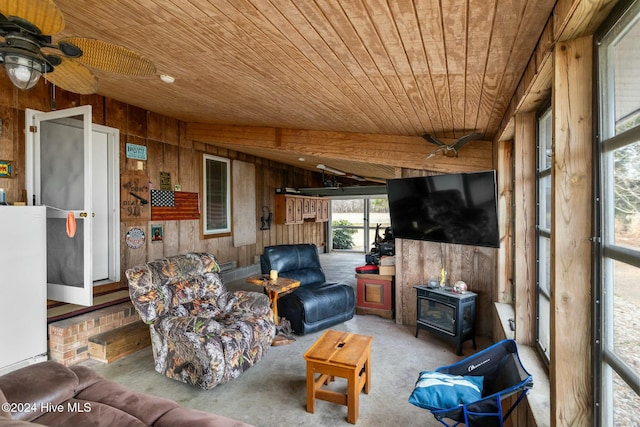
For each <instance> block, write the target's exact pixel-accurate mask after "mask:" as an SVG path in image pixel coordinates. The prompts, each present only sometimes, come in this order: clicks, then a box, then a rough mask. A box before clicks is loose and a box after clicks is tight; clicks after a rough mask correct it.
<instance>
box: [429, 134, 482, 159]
mask: <svg viewBox="0 0 640 427" xmlns="http://www.w3.org/2000/svg"><path fill="white" fill-rule="evenodd" d="M422 137H423V138H424V139H426V140H427V141H429V142H430V143H432V144H435V145H437V146H438V148H436V149H435V150H433V151H432V152H431V153H430V154H429V155H428V156H427V159H430V158H432V157H435V155H436V154H438V153H442V154H443V155H445V156H447V157H458V150H460V149H461V148H462V146H463V145H465V144H466V143H468V142H471V141H474V140H476V139H480V138H481V137H482V135H481V134H479V133H477V132H474V133H470V134H468V135H465V136H463V137H460V138H458V139H457V140H456V142H454V143H453V144H445V143H444V142H442V141H440V140H438V139H436V138H434V137H433V136H431V135H429V134H427V133H425V134H424V135H422Z"/></svg>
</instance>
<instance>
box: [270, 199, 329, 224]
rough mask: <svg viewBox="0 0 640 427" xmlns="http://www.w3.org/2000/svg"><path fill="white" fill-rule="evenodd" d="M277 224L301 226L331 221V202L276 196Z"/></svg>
mask: <svg viewBox="0 0 640 427" xmlns="http://www.w3.org/2000/svg"><path fill="white" fill-rule="evenodd" d="M275 200H276V203H275V223H276V224H301V223H303V222H305V221H309V222H325V221H328V220H329V200H327V199H325V198H322V197H309V196H296V195H290V194H276V197H275Z"/></svg>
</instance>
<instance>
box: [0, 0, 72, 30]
mask: <svg viewBox="0 0 640 427" xmlns="http://www.w3.org/2000/svg"><path fill="white" fill-rule="evenodd" d="M0 13H2V14H3V15H4V16H6V17H7V18H8V17H11V16H17V17H20V18H22V19H24V20H27V21H29V22H30V23H31V24H33V25H35V26H36V27H38V29H39V30H40V31H41V33H42V34H47V35H53V34H58V33H59V32H60V31H62V30H63V29H64V17H63V16H62V12H61V11H60V9H58V6H56V4H55V3H54V2H53V0H0Z"/></svg>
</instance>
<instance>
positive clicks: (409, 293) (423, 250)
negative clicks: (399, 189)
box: [395, 169, 498, 336]
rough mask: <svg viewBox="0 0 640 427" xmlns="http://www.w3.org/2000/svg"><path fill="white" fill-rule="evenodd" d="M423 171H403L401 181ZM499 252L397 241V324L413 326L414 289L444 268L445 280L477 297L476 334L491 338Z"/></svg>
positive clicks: (468, 247)
mask: <svg viewBox="0 0 640 427" xmlns="http://www.w3.org/2000/svg"><path fill="white" fill-rule="evenodd" d="M426 175H429V173H428V172H425V171H416V170H408V169H405V170H403V177H410V176H426ZM497 256H498V249H495V248H485V247H480V246H466V245H454V244H446V243H434V242H422V241H417V240H407V239H396V289H395V292H396V294H395V296H396V322H397V323H400V324H403V325H415V324H416V298H417V297H416V295H417V294H416V290H415V289H413V287H414V286H416V285H424V284H426V283H427V282H428V280H429V279H437V278H438V275H439V274H440V269H441V268H442V267H443V266H444V268H445V270H446V271H447V278H448V279H447V280H448V281H449V282H450V283H455V282H456V281H458V280H462V281H464V282H465V283H466V284H467V285H468V286H469V290H471V291H473V292H475V293H477V294H478V297H477V300H476V334H478V335H489V336H490V335H491V332H492V320H491V319H492V306H493V302H494V301H495V295H494V292H495V290H496V289H497V284H496V280H497V278H496V271H497V270H496V259H497Z"/></svg>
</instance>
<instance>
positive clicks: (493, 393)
mask: <svg viewBox="0 0 640 427" xmlns="http://www.w3.org/2000/svg"><path fill="white" fill-rule="evenodd" d="M435 372H436V373H441V374H448V375H459V376H474V377H478V376H482V377H484V381H483V385H482V394H481V398H480V399H479V400H476V401H473V402H469V403H463V404H459V405H456V406H454V407H451V408H433V407H429V408H427V409H429V410H430V411H431V413H432V414H433V415H434V416H435V418H436V419H437V420H438V421H440V423H442V424H443V425H445V426H447V427H454V426H457V425H458V424H460V423H465V425H466V426H467V427H471V426H477V427H480V426H482V427H494V426H495V427H503V425H504V421H505V420H506V419H507V418H509V415H511V413H512V412H513V410H514V409H515V408H516V406H518V404H519V403H520V402H521V401H522V399H523V398H524V397H525V396H526V395H527V393H528V392H529V390H530V389H531V388H532V387H533V377H532V376H531V375H530V374H529V373H528V372H527V371H526V369H525V368H524V367H523V366H522V362H521V361H520V356H519V355H518V346H517V344H516V342H515V341H514V340H511V339H507V340H503V341H500V342H498V343H496V344H493V345H492V346H490V347H488V348H486V349H484V350H482V351H479V352H478V353H476V354H474V355H472V356H469V357H467V358H465V359H463V360H461V361H459V362H457V363H454V364H453V365H449V366H442V367H440V368H438V369H436V370H435ZM511 396H514V398H515V401H514V402H513V403H512V404H511V406H510V407H509V408H508V409H507V410H506V412H504V413H503V409H504V408H503V401H504V400H505V399H506V398H508V397H511ZM410 401H411V399H410ZM412 403H414V402H412ZM414 404H415V403H414ZM418 406H420V405H418ZM445 419H447V420H445ZM448 420H452V421H448ZM449 422H453V424H449Z"/></svg>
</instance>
